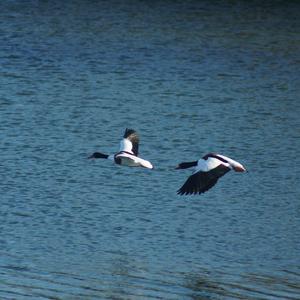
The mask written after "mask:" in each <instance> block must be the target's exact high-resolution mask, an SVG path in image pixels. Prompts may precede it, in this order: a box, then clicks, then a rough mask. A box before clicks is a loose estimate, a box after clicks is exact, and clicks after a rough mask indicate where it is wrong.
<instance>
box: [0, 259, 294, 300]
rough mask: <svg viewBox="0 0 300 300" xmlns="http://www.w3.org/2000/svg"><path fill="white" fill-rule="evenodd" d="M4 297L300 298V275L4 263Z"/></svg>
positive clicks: (121, 262)
mask: <svg viewBox="0 0 300 300" xmlns="http://www.w3.org/2000/svg"><path fill="white" fill-rule="evenodd" d="M1 270H2V275H3V277H2V281H1V284H2V286H3V287H2V288H1V290H0V293H1V299H15V298H18V297H29V298H31V299H33V298H38V297H41V298H45V299H75V298H76V299H77V298H79V299H94V298H95V299H128V298H129V299H141V298H142V299H195V300H200V299H201V300H203V299H220V298H221V299H298V298H299V289H300V286H299V276H300V273H291V272H288V271H282V272H279V273H278V272H277V274H252V273H249V274H240V275H237V274H230V273H224V272H219V271H211V270H207V269H204V268H202V269H201V272H202V273H201V274H190V273H184V272H182V273H174V272H172V271H168V272H161V273H160V272H158V273H151V271H150V270H147V269H144V268H143V267H141V266H133V265H132V262H126V261H124V260H123V258H122V259H121V260H116V261H115V262H113V263H112V265H111V267H110V268H108V269H105V268H104V269H101V270H99V273H98V274H97V276H96V275H92V274H90V275H88V276H86V274H85V275H82V274H78V273H71V272H67V270H66V272H61V271H53V272H51V273H45V274H42V273H41V272H40V271H38V270H37V271H34V270H30V269H28V268H24V267H16V266H12V265H3V266H1Z"/></svg>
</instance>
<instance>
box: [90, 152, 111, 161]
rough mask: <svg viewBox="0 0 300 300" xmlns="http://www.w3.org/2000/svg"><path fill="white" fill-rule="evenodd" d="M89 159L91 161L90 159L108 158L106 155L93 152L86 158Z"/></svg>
mask: <svg viewBox="0 0 300 300" xmlns="http://www.w3.org/2000/svg"><path fill="white" fill-rule="evenodd" d="M88 158H89V159H92V158H108V155H107V154H103V153H100V152H94V153H93V154H92V155H91V156H89V157H88Z"/></svg>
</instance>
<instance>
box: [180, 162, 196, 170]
mask: <svg viewBox="0 0 300 300" xmlns="http://www.w3.org/2000/svg"><path fill="white" fill-rule="evenodd" d="M197 163H198V161H197V160H196V161H190V162H183V163H180V164H179V165H178V167H177V169H187V168H191V167H195V166H197Z"/></svg>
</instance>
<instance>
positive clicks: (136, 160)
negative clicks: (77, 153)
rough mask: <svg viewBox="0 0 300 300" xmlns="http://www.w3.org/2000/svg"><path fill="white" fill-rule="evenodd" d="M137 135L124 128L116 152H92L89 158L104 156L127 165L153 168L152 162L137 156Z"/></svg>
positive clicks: (133, 131)
mask: <svg viewBox="0 0 300 300" xmlns="http://www.w3.org/2000/svg"><path fill="white" fill-rule="evenodd" d="M138 150H139V136H138V134H137V132H136V131H135V130H133V129H128V128H126V130H125V133H124V136H123V139H122V140H121V142H120V150H119V152H117V153H116V154H111V155H107V154H103V153H100V152H94V153H93V154H92V155H91V156H90V157H89V158H104V159H109V160H113V161H114V162H115V163H116V164H118V165H122V166H128V167H144V168H147V169H153V166H152V164H151V163H150V162H149V161H147V160H145V159H142V158H140V157H138Z"/></svg>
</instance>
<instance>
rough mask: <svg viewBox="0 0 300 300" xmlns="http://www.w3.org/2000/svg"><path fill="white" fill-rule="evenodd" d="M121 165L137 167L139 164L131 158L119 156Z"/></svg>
mask: <svg viewBox="0 0 300 300" xmlns="http://www.w3.org/2000/svg"><path fill="white" fill-rule="evenodd" d="M120 159H121V165H124V166H128V167H139V166H140V165H141V164H140V163H139V162H137V161H135V160H133V159H132V158H129V157H125V156H120Z"/></svg>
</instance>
